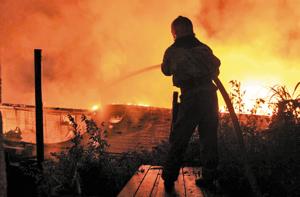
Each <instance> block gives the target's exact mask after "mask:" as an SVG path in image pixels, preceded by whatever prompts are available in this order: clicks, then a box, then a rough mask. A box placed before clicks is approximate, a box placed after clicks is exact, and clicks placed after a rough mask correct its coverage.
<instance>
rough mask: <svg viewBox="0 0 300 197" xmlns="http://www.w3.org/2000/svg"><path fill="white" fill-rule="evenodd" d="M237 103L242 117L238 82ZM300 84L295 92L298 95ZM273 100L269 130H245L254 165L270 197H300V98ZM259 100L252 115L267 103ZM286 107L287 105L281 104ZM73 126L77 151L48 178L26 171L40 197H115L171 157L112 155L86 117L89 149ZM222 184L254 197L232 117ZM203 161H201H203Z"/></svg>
mask: <svg viewBox="0 0 300 197" xmlns="http://www.w3.org/2000/svg"><path fill="white" fill-rule="evenodd" d="M232 84H233V85H234V86H235V88H233V89H232V92H231V97H232V102H233V104H234V105H235V106H236V107H235V109H237V110H238V111H239V110H241V108H243V106H244V105H243V96H242V95H243V94H244V93H241V91H240V84H239V83H235V82H232ZM298 86H299V83H298V84H297V86H296V87H295V90H294V92H296V90H297V88H298ZM272 89H273V91H274V95H273V98H277V99H278V100H277V102H276V103H275V104H274V107H275V108H274V114H273V116H272V119H271V123H270V126H269V128H268V129H266V130H264V131H261V130H259V128H258V119H257V116H248V119H247V120H246V122H244V123H243V124H242V130H243V137H244V141H245V144H246V149H247V154H248V158H249V163H250V166H251V168H252V169H253V171H254V174H255V176H256V179H257V181H258V184H259V187H260V190H261V191H262V193H263V194H264V196H266V197H267V196H300V189H299V188H300V182H299V177H300V174H299V173H300V169H299V168H300V163H299V159H298V158H299V155H300V147H299V142H300V133H299V132H300V124H299V123H300V122H299V118H300V117H299V100H297V99H298V98H299V96H296V97H295V96H292V95H293V94H288V92H287V90H286V89H285V88H284V87H281V86H276V87H273V88H272ZM264 102H265V101H264V99H258V101H257V103H256V104H255V106H254V109H253V110H252V111H251V112H252V114H255V112H256V110H257V109H258V108H259V107H260V104H261V103H264ZM280 103H284V104H280ZM69 119H70V122H71V124H72V126H73V132H74V136H75V137H74V139H73V140H72V143H73V146H72V147H71V148H70V149H69V150H68V151H66V152H60V153H53V157H54V159H53V160H48V161H45V162H44V164H43V172H41V171H40V170H38V169H37V168H36V167H35V166H33V165H30V166H28V165H27V166H25V167H23V168H22V171H23V173H25V174H27V175H30V176H32V177H34V179H35V180H36V185H37V191H38V195H39V196H61V195H72V196H115V195H117V194H118V192H119V191H120V190H121V188H122V187H123V186H124V185H125V184H126V182H127V181H128V180H129V178H130V177H131V176H132V175H133V173H134V172H135V171H136V170H137V168H138V166H140V165H141V164H151V165H162V164H163V162H164V161H165V158H166V155H167V152H168V148H169V145H168V142H162V143H161V144H159V145H158V146H157V147H155V148H154V149H153V150H152V151H145V150H140V151H134V152H127V153H123V154H120V155H112V154H108V153H107V151H106V150H107V147H108V146H109V145H108V144H107V142H106V140H105V139H104V138H103V135H105V130H104V129H103V128H102V127H98V126H97V125H96V123H95V122H93V121H92V120H90V119H88V118H86V117H84V116H83V117H82V121H83V122H85V125H86V131H87V134H88V136H89V139H88V145H87V146H83V141H84V139H83V137H82V135H80V133H81V131H80V129H79V127H78V125H77V123H76V122H75V120H74V119H73V118H72V117H71V116H70V117H69ZM218 138H219V157H220V158H219V159H220V165H219V183H220V186H221V188H222V193H224V194H227V195H228V196H247V195H248V196H251V195H252V194H251V188H250V186H249V184H248V182H247V179H246V177H245V176H244V173H243V170H242V164H241V161H240V160H239V156H238V155H239V150H238V148H237V147H238V145H237V140H236V135H235V132H234V130H233V126H232V123H231V120H230V117H229V115H226V114H225V115H222V117H221V119H220V128H219V135H218ZM197 139H198V136H197V134H196V132H195V135H194V136H193V137H192V140H191V142H190V145H189V147H188V150H187V153H186V156H185V164H184V165H186V166H201V161H200V160H199V155H200V152H199V140H197ZM200 157H201V155H200Z"/></svg>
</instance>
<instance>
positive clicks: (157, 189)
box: [150, 169, 165, 197]
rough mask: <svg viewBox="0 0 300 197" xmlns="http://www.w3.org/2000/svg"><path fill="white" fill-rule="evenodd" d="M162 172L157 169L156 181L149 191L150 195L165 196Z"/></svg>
mask: <svg viewBox="0 0 300 197" xmlns="http://www.w3.org/2000/svg"><path fill="white" fill-rule="evenodd" d="M161 174H162V169H160V170H159V172H158V175H157V179H156V182H155V184H154V187H153V190H152V192H151V196H150V197H155V196H165V193H164V180H163V179H162V178H161Z"/></svg>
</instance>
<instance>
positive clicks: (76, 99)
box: [0, 0, 300, 108]
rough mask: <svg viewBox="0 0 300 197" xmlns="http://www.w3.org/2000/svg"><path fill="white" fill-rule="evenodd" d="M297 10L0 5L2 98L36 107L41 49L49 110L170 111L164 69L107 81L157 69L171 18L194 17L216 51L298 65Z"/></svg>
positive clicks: (18, 1) (224, 1) (265, 4)
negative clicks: (114, 107)
mask: <svg viewBox="0 0 300 197" xmlns="http://www.w3.org/2000/svg"><path fill="white" fill-rule="evenodd" d="M297 10H300V2H299V1H297V0H290V1H285V0H274V1H260V0H255V1H254V0H245V1H234V0H213V1H211V0H201V1H193V0H188V1H185V2H182V1H180V0H176V1H172V0H166V1H159V0H155V1H151V2H150V1H140V0H132V1H130V2H129V1H128V2H127V1H121V0H120V1H108V0H105V1H102V0H101V1H96V0H85V1H79V0H65V1H61V0H51V1H44V0H0V13H1V15H0V17H1V18H0V36H1V37H0V44H1V45H0V53H1V54H0V55H1V64H2V78H3V92H2V94H3V99H4V102H8V103H25V104H33V103H34V76H33V49H34V48H41V49H42V50H43V52H42V53H43V54H42V55H43V62H42V65H43V97H44V104H45V105H46V106H60V107H76V108H88V107H90V106H91V105H92V104H97V103H99V102H104V103H115V102H119V103H129V102H130V103H138V102H147V103H150V104H153V105H157V106H169V105H170V95H171V91H172V89H170V87H171V83H170V82H169V81H168V80H167V79H165V78H164V77H163V76H162V74H161V73H160V71H159V70H151V71H150V72H149V73H148V74H147V73H145V74H143V75H142V76H137V77H136V78H131V79H130V80H128V81H124V82H123V83H120V84H118V86H115V87H106V84H107V83H111V81H113V80H116V79H119V78H120V77H122V76H124V75H127V74H128V73H130V72H134V71H136V70H138V69H143V68H144V67H146V66H151V65H155V64H159V63H160V62H161V60H162V55H163V52H164V50H165V49H166V47H168V45H170V44H172V42H173V40H172V37H171V34H170V23H171V22H172V20H173V19H174V18H176V17H177V16H178V15H185V16H188V17H190V18H191V19H192V20H193V22H194V25H195V26H196V28H197V32H200V35H197V36H198V37H199V38H200V39H202V38H203V39H205V40H207V41H208V42H210V43H214V44H216V45H218V46H231V45H236V43H244V44H246V45H249V46H250V47H251V46H252V47H261V48H259V49H261V50H262V49H263V48H264V45H265V46H266V47H267V50H268V51H269V53H272V54H274V55H275V56H280V57H282V58H287V59H289V60H291V61H292V60H293V61H299V57H298V56H299V55H298V54H299V50H300V13H299V12H298V11H297ZM258 40H261V43H259V42H258ZM293 65H294V64H293ZM289 66H290V65H287V66H286V67H287V68H288V67H289ZM224 67H225V68H226V65H224Z"/></svg>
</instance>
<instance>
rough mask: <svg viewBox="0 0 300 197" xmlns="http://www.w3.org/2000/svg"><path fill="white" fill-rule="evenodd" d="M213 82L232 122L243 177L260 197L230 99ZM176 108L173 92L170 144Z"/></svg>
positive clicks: (218, 80) (218, 82) (176, 102)
mask: <svg viewBox="0 0 300 197" xmlns="http://www.w3.org/2000/svg"><path fill="white" fill-rule="evenodd" d="M213 81H214V83H215V84H216V86H217V88H218V90H219V91H220V93H221V95H222V97H223V99H224V101H225V103H226V106H227V108H228V111H229V115H230V118H231V120H232V124H233V127H234V130H235V133H236V136H237V140H238V146H239V150H240V158H241V161H242V164H243V167H244V173H245V176H246V178H247V179H248V181H249V184H250V186H251V188H252V190H253V192H254V194H255V195H256V196H262V195H261V193H260V190H259V188H258V185H257V182H256V179H255V176H254V174H253V172H252V170H251V167H250V166H249V163H248V158H247V151H246V148H245V144H244V140H243V134H242V130H241V127H240V124H239V120H238V118H237V115H236V113H235V111H234V108H233V105H232V103H231V100H230V97H229V95H228V93H227V91H226V89H225V87H224V86H223V84H222V82H221V81H220V79H219V78H215V79H214V80H213ZM178 108H179V103H178V92H176V91H175V92H173V103H172V123H171V133H170V137H169V141H170V142H171V141H172V130H173V125H174V123H175V119H176V117H177V113H178Z"/></svg>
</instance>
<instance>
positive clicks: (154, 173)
mask: <svg viewBox="0 0 300 197" xmlns="http://www.w3.org/2000/svg"><path fill="white" fill-rule="evenodd" d="M159 171H160V169H159V168H157V167H153V168H150V169H149V171H148V173H147V174H146V176H145V178H144V180H143V182H142V183H141V185H140V187H139V188H138V190H137V192H136V194H135V196H136V197H146V196H147V197H148V196H150V195H151V193H152V190H153V188H154V186H155V182H156V181H157V178H158V173H159Z"/></svg>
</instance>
